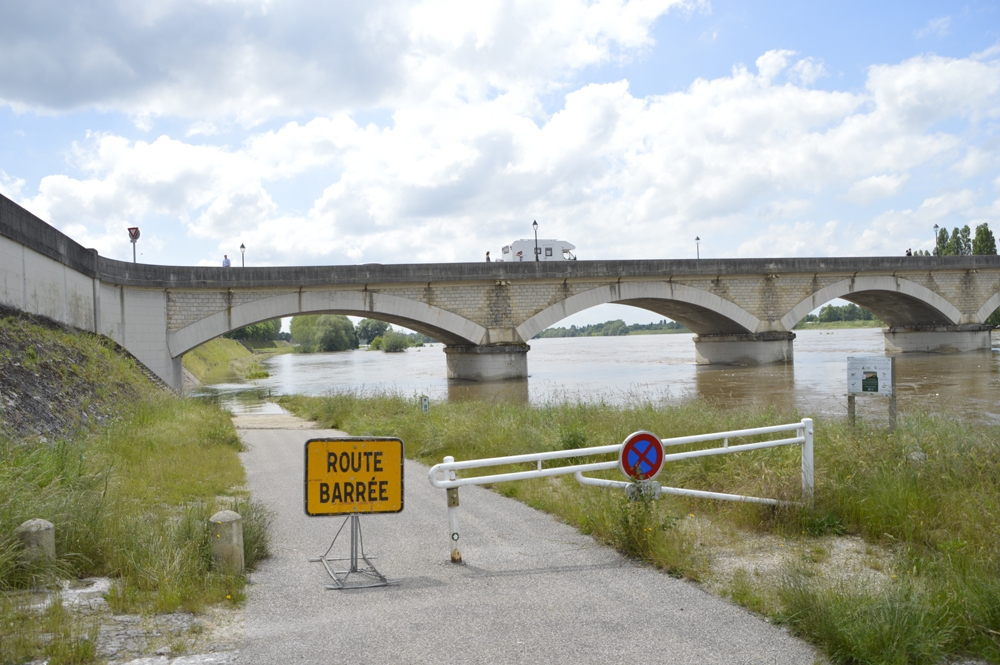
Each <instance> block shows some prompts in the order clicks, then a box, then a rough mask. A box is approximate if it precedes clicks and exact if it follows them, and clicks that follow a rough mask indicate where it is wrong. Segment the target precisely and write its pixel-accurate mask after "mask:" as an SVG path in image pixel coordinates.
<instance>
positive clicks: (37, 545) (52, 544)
mask: <svg viewBox="0 0 1000 665" xmlns="http://www.w3.org/2000/svg"><path fill="white" fill-rule="evenodd" d="M14 535H16V536H17V539H18V540H20V541H21V545H23V546H24V556H25V558H26V559H28V560H29V561H38V560H39V559H55V558H56V527H55V526H54V525H53V524H52V522H49V521H48V520H41V519H33V520H28V521H27V522H25V523H24V524H22V525H21V526H19V527H17V528H16V529H14Z"/></svg>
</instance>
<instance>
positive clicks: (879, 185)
mask: <svg viewBox="0 0 1000 665" xmlns="http://www.w3.org/2000/svg"><path fill="white" fill-rule="evenodd" d="M909 179H910V175H909V174H908V173H895V174H886V175H873V176H871V177H868V178H865V179H864V180H859V181H857V182H856V183H854V184H853V185H851V188H850V189H849V190H847V194H846V195H845V196H844V199H845V200H847V201H850V202H851V203H860V204H863V205H868V204H869V203H871V202H872V201H877V200H879V199H884V198H887V197H889V196H894V195H896V194H898V193H899V191H900V190H901V189H902V188H903V185H905V184H906V182H907V181H908V180H909Z"/></svg>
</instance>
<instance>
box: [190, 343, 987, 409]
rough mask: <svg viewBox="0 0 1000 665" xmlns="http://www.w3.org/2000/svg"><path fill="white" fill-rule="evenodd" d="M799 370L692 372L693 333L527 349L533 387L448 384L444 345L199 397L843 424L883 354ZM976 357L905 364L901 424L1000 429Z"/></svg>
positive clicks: (328, 364)
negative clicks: (851, 364)
mask: <svg viewBox="0 0 1000 665" xmlns="http://www.w3.org/2000/svg"><path fill="white" fill-rule="evenodd" d="M796 334H797V338H796V340H795V361H794V363H791V364H787V365H770V366H764V367H731V366H720V365H707V366H705V365H697V364H695V362H694V343H693V342H692V340H691V337H692V336H691V335H689V334H679V335H636V336H631V335H630V336H626V337H585V338H557V339H536V340H532V342H531V344H530V346H531V351H530V352H529V353H528V370H529V373H530V375H529V377H528V378H527V379H524V380H520V381H505V382H499V383H476V382H471V381H456V380H449V379H448V378H447V376H446V362H445V356H444V350H443V349H444V347H443V346H442V345H440V344H434V345H431V346H425V347H423V348H415V349H409V350H407V351H406V352H404V353H394V354H389V353H383V352H380V351H367V350H363V349H362V350H357V351H348V352H342V353H317V354H285V355H280V356H276V357H273V358H270V359H268V360H266V361H265V362H264V367H265V368H266V369H267V371H268V372H270V373H271V376H270V377H269V378H267V379H262V380H258V381H253V382H240V381H237V380H234V379H232V378H222V379H221V380H218V381H217V382H216V383H211V384H206V385H202V386H201V387H199V388H198V389H197V390H195V391H194V392H193V394H194V395H198V396H204V397H206V398H208V399H214V400H218V401H219V402H220V403H222V404H223V405H224V406H226V407H228V408H230V409H231V410H232V411H233V412H234V413H237V414H251V413H268V412H279V411H280V408H279V407H277V406H276V405H274V404H273V403H271V402H270V401H269V400H270V399H271V398H273V397H274V396H276V395H282V394H286V395H290V394H305V395H325V394H328V393H331V392H334V391H343V390H352V391H362V392H372V391H395V392H399V393H402V394H404V395H420V394H424V395H428V396H429V397H430V399H431V403H432V407H431V408H433V403H434V402H436V401H441V400H466V399H510V400H514V401H518V402H526V403H530V404H534V405H540V404H545V403H547V402H551V401H561V400H564V399H568V400H570V401H577V400H583V401H588V402H596V401H604V402H607V403H611V404H616V405H624V404H628V403H634V402H637V401H650V402H652V403H654V404H658V405H661V404H671V403H678V402H680V401H682V400H686V399H690V398H704V399H707V400H710V401H713V402H717V403H721V404H725V405H732V406H744V405H773V406H775V407H777V408H779V409H781V410H784V411H791V410H796V411H797V412H798V414H799V415H801V416H807V415H814V416H821V417H834V416H842V415H844V414H845V413H846V408H847V397H846V391H847V358H848V357H849V356H869V355H878V356H882V355H885V353H884V346H883V338H882V332H881V330H879V329H872V328H865V329H850V330H806V331H796ZM993 346H994V348H993V349H992V350H989V351H981V352H974V353H964V354H952V355H939V354H903V355H899V356H897V360H896V375H897V391H898V395H899V409H900V413H904V414H905V413H906V412H907V411H908V410H913V409H918V408H919V409H925V410H927V411H930V412H933V413H947V414H951V415H957V416H959V417H960V418H963V419H971V420H985V421H990V422H998V421H1000V348H997V347H1000V337H998V336H997V335H994V338H993ZM858 409H859V413H860V414H862V415H863V416H864V417H868V418H872V419H880V418H881V419H884V418H885V417H886V413H887V410H888V401H887V398H884V397H865V398H858Z"/></svg>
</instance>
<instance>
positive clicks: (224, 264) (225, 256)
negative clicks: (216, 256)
mask: <svg viewBox="0 0 1000 665" xmlns="http://www.w3.org/2000/svg"><path fill="white" fill-rule="evenodd" d="M222 267H223V268H228V267H229V255H228V254H223V255H222Z"/></svg>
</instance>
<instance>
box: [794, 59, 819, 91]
mask: <svg viewBox="0 0 1000 665" xmlns="http://www.w3.org/2000/svg"><path fill="white" fill-rule="evenodd" d="M789 75H790V77H791V78H792V80H793V81H796V82H798V83H801V84H802V85H811V84H813V83H815V82H816V80H817V79H819V78H821V77H823V76H827V72H826V68H825V67H824V66H823V63H822V62H820V61H818V60H816V59H814V58H803V59H802V60H799V61H798V62H796V63H795V64H794V65H792V68H791V72H790V73H789Z"/></svg>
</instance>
